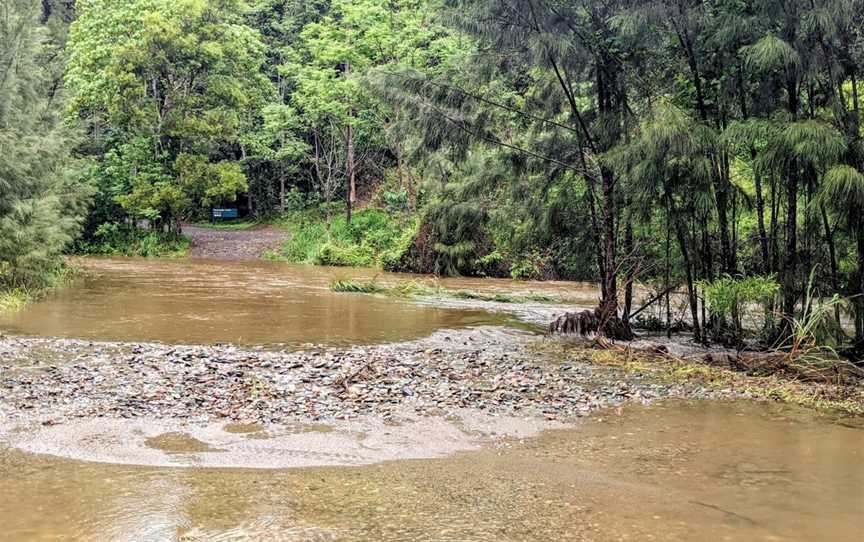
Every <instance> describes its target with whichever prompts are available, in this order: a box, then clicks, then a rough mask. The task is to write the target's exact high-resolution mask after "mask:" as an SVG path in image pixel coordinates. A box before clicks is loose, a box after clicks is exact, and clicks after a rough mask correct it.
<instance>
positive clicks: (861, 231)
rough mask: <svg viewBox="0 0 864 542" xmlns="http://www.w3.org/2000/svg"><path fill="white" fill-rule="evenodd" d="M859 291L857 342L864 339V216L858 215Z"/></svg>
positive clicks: (856, 327)
mask: <svg viewBox="0 0 864 542" xmlns="http://www.w3.org/2000/svg"><path fill="white" fill-rule="evenodd" d="M857 229H858V231H857V237H858V292H857V296H858V297H856V299H857V303H856V304H855V305H856V307H857V309H858V310H857V311H855V312H856V320H857V322H856V325H855V342H856V343H858V344H861V343H862V341H864V217H861V216H860V215H859V217H858V228H857Z"/></svg>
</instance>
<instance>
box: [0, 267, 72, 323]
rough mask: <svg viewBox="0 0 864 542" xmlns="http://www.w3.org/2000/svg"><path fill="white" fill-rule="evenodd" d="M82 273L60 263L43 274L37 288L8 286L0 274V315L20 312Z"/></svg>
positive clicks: (31, 286) (19, 285) (32, 286)
mask: <svg viewBox="0 0 864 542" xmlns="http://www.w3.org/2000/svg"><path fill="white" fill-rule="evenodd" d="M83 273H84V271H82V270H81V269H80V268H78V267H75V266H74V265H68V264H65V263H60V264H58V265H56V266H53V267H52V268H51V269H49V270H46V271H45V272H44V273H43V276H42V277H41V278H40V280H39V282H38V286H34V285H29V286H26V285H21V284H20V283H19V284H18V285H13V284H14V283H11V284H10V283H9V282H7V281H6V280H4V279H5V278H6V277H4V276H3V273H0V314H10V313H15V312H18V311H21V310H23V309H24V308H25V307H26V306H27V305H29V304H30V303H32V302H33V301H35V300H36V299H38V298H39V297H41V296H43V295H45V294H46V293H48V292H50V291H52V290H55V289H57V288H62V287H64V286H66V285H68V284H69V283H70V282H72V281H73V280H74V279H76V278H78V277H79V276H81V275H82V274H83Z"/></svg>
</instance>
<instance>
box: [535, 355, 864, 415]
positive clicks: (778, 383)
mask: <svg viewBox="0 0 864 542" xmlns="http://www.w3.org/2000/svg"><path fill="white" fill-rule="evenodd" d="M533 348H534V349H535V350H537V351H543V352H544V353H551V354H553V355H556V354H557V355H559V356H566V357H567V358H570V359H572V358H576V359H581V360H584V361H587V362H590V363H595V364H598V365H607V366H612V367H617V368H619V369H622V370H624V371H626V372H628V373H635V374H644V375H649V376H651V377H653V378H656V379H658V380H660V381H661V382H665V383H670V384H692V385H699V386H703V387H705V388H706V389H711V390H717V391H722V390H731V391H734V392H737V393H740V394H744V395H747V396H749V397H752V398H754V399H761V400H773V401H782V402H785V403H791V404H796V405H801V406H805V407H809V408H814V409H818V410H834V411H840V412H843V413H847V414H853V415H862V414H864V381H862V380H861V379H860V378H858V377H857V376H856V375H854V374H853V375H847V377H843V378H831V377H826V378H819V379H815V378H807V377H803V376H801V375H799V374H797V373H796V372H795V371H792V370H778V369H777V368H776V367H775V368H774V370H773V371H771V372H767V371H760V370H759V369H758V367H759V365H760V364H761V363H762V361H761V360H764V359H765V358H766V356H767V355H755V356H753V357H750V358H748V357H744V356H736V355H734V354H732V355H728V356H727V355H724V356H718V355H713V354H708V353H706V354H704V355H701V356H699V357H698V358H687V359H684V358H678V357H675V356H671V355H669V354H666V353H663V352H654V351H650V350H641V349H634V348H631V347H628V346H621V345H598V343H596V342H591V341H587V340H552V341H550V340H544V341H538V342H537V343H535V344H534V345H533ZM770 357H772V358H773V359H774V361H775V362H776V360H777V359H779V358H781V357H783V353H776V354H771V355H770ZM829 361H831V360H827V361H826V363H827V362H829Z"/></svg>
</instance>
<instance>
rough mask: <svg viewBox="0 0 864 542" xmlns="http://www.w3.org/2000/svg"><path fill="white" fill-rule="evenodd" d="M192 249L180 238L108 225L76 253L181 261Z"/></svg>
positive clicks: (124, 226)
mask: <svg viewBox="0 0 864 542" xmlns="http://www.w3.org/2000/svg"><path fill="white" fill-rule="evenodd" d="M189 246H190V242H189V239H187V238H185V237H183V236H180V235H176V234H173V233H165V232H161V231H156V230H142V229H139V228H135V227H132V226H127V225H123V224H116V223H113V222H109V223H105V224H102V225H101V226H99V227H98V228H97V229H96V232H95V234H94V235H93V238H92V239H90V240H88V241H85V242H83V243H81V244H80V245H79V246H78V247H77V252H79V253H84V254H99V255H105V256H143V257H145V258H151V257H166V256H168V257H172V256H174V257H179V256H185V255H186V254H187V253H188V252H189Z"/></svg>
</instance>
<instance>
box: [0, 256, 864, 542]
mask: <svg viewBox="0 0 864 542" xmlns="http://www.w3.org/2000/svg"><path fill="white" fill-rule="evenodd" d="M86 267H87V268H88V270H89V272H88V276H87V277H86V278H84V279H82V280H81V281H79V282H78V283H77V284H76V285H74V286H73V287H70V288H67V289H65V290H63V291H60V292H58V293H56V294H54V295H52V296H50V297H49V298H48V299H46V300H44V301H41V302H39V303H36V304H34V305H32V306H31V307H29V308H28V309H26V310H25V311H23V312H22V313H20V314H18V315H17V316H15V317H12V318H7V319H6V320H3V321H0V329H3V330H5V331H7V332H12V333H20V334H28V335H41V336H56V337H71V338H86V339H100V340H120V341H163V342H169V343H170V342H177V343H215V342H236V343H243V344H284V345H289V346H301V345H304V344H309V343H325V344H330V345H347V344H357V343H374V342H386V341H398V340H407V339H412V338H417V337H423V336H427V335H429V334H430V333H432V332H433V331H435V330H437V329H441V328H460V327H470V326H475V325H488V324H511V325H512V324H513V322H514V318H513V317H512V316H505V315H504V314H503V313H495V312H490V311H487V310H477V309H471V308H466V307H462V306H449V307H441V306H435V305H430V304H422V303H412V302H409V301H406V300H398V299H389V298H386V297H375V296H358V295H345V294H333V293H331V292H330V291H329V290H328V288H327V285H328V283H329V282H330V281H331V280H334V279H338V278H354V279H357V278H360V279H368V278H371V277H372V276H373V272H371V271H370V272H367V271H356V270H353V271H350V272H349V271H342V270H330V269H321V268H307V267H297V266H284V265H279V264H268V263H257V262H254V263H253V262H244V263H237V264H235V263H225V262H218V263H217V262H206V261H189V260H184V261H176V262H175V261H146V262H145V261H138V260H91V261H88V262H87V263H86ZM349 273H350V275H349ZM404 278H411V277H395V276H389V275H388V276H382V277H381V280H385V281H389V280H396V279H404ZM442 285H443V286H445V287H447V288H452V289H460V288H465V289H476V288H477V287H479V286H481V283H480V282H478V281H470V280H468V281H449V282H444V284H442ZM482 286H483V287H484V288H486V289H487V290H488V289H489V288H490V287H491V288H493V289H495V290H500V291H512V290H514V289H519V290H520V291H525V290H526V289H528V290H534V291H543V292H544V293H547V294H550V295H561V296H565V297H568V298H570V299H576V300H577V301H576V302H577V303H579V302H581V301H584V303H585V305H587V306H590V305H591V303H592V302H593V300H594V299H595V298H596V291H595V290H594V289H593V288H591V287H590V286H574V285H565V284H548V285H542V286H538V285H527V286H526V285H525V284H520V285H513V284H512V283H510V282H508V281H500V282H495V281H491V282H490V281H485V282H483V283H482ZM314 430H315V431H324V432H326V431H328V428H327V427H326V426H320V427H316V428H315V429H314ZM224 431H225V433H227V434H230V435H233V436H234V437H236V438H238V439H242V438H250V439H255V438H267V437H266V436H262V428H261V427H259V426H256V425H254V424H253V425H237V424H234V425H226V427H225V428H224ZM146 444H147V446H148V447H149V448H150V449H152V450H155V451H157V452H158V453H162V454H166V456H169V457H172V458H173V457H178V456H183V455H184V454H219V453H224V452H223V451H220V450H219V449H218V448H214V447H211V446H209V445H208V444H207V443H206V442H203V441H200V440H197V439H195V438H193V437H191V436H190V435H188V434H186V433H184V432H183V429H182V427H181V428H178V429H177V431H171V432H166V433H165V434H162V435H160V436H158V437H154V438H150V439H148V440H147V443H146ZM0 487H2V490H0V541H10V542H18V541H43V540H46V541H47V540H88V541H89V540H96V541H101V540H105V541H120V540H122V541H126V540H128V541H163V540H195V541H198V540H215V541H223V540H232V541H233V540H274V541H280V540H288V541H370V542H371V541H382V542H389V541H415V540H424V541H442V542H443V541H448V542H450V541H452V542H456V541H460V542H466V541H526V542H527V541H568V540H577V541H578V540H592V541H594V540H596V541H607V540H612V541H615V540H634V541H643V540H672V541H677V540H682V541H683V540H687V541H691V540H692V541H701V540H717V541H727V540H729V541H738V540H740V541H782V540H789V541H809V540H814V541H822V540H826V541H841V542H843V541H850V542H860V541H862V540H864V421H862V420H861V419H837V418H833V417H830V416H827V415H822V414H815V413H813V412H810V411H805V410H802V409H798V408H792V407H785V406H781V405H775V404H758V403H748V402H736V403H723V402H719V403H718V402H693V403H671V402H670V403H666V404H661V405H654V406H638V405H631V406H627V407H624V408H622V409H618V410H612V411H605V412H603V413H601V414H598V415H594V416H592V417H590V418H588V419H586V420H585V421H584V422H583V423H582V424H580V425H578V426H576V427H573V428H570V429H562V430H553V431H546V432H544V433H542V434H541V435H540V436H539V437H536V438H530V439H524V440H519V439H514V438H511V439H503V440H502V439H498V440H494V441H490V442H487V443H486V445H485V447H483V448H481V449H479V450H476V451H469V452H461V453H458V454H456V455H452V456H449V457H445V458H439V459H422V460H410V461H389V462H384V463H380V464H377V465H372V466H354V467H327V468H300V469H270V470H267V469H234V468H201V467H193V468H170V467H168V468H165V467H162V468H159V467H151V466H130V465H113V464H104V463H87V462H81V461H76V460H71V459H61V458H57V457H52V456H44V455H33V454H28V453H25V452H22V451H19V450H15V449H10V448H8V447H6V446H5V445H3V444H2V443H0Z"/></svg>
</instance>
